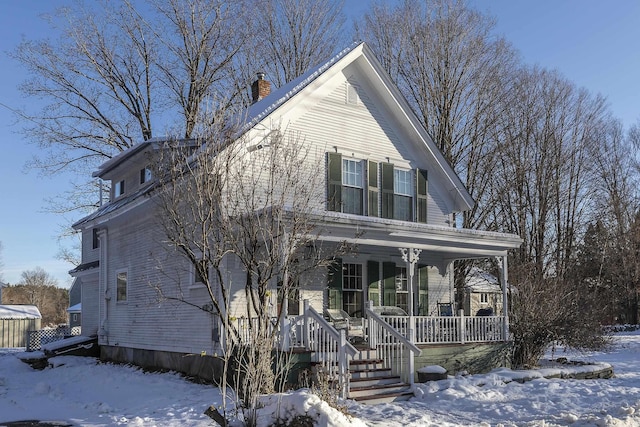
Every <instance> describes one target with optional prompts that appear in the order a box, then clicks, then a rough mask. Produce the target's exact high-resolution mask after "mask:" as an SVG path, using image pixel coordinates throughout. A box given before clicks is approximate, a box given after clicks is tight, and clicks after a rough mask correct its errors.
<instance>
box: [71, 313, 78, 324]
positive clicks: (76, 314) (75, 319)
mask: <svg viewBox="0 0 640 427" xmlns="http://www.w3.org/2000/svg"><path fill="white" fill-rule="evenodd" d="M71 318H72V320H73V321H74V322H77V321H78V313H73V316H72V317H71Z"/></svg>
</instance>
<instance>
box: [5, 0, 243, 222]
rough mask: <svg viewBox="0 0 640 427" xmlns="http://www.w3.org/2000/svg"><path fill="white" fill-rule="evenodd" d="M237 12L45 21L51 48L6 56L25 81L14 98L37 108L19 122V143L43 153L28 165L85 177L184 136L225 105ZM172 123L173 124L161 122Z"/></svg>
mask: <svg viewBox="0 0 640 427" xmlns="http://www.w3.org/2000/svg"><path fill="white" fill-rule="evenodd" d="M245 10H246V9H245V8H244V5H243V4H242V2H240V1H237V2H223V1H208V0H207V1H205V0H188V1H178V0H175V1H170V2H160V1H158V2H155V1H154V2H149V3H148V4H144V3H141V2H137V3H133V2H129V1H126V2H123V3H117V4H116V3H112V2H104V3H101V4H99V5H95V4H92V5H89V6H87V5H84V4H82V3H78V4H76V5H75V7H73V8H71V7H70V8H63V9H60V10H59V11H58V12H57V14H56V15H55V16H54V17H52V20H51V22H52V28H53V29H54V30H58V28H59V31H54V34H59V35H60V37H59V38H58V39H57V40H55V41H51V40H40V41H30V40H26V41H23V42H22V43H21V44H20V45H19V46H18V47H17V48H16V50H15V51H14V52H13V54H12V56H13V58H14V59H16V60H17V61H18V62H20V63H21V64H22V65H23V67H24V68H25V70H26V71H27V72H28V73H29V78H28V79H27V80H26V81H25V82H24V84H23V85H22V86H21V89H22V91H23V92H24V93H25V94H26V95H27V96H29V97H31V98H34V99H38V100H40V101H42V102H41V103H40V104H38V105H43V107H42V109H41V110H40V111H22V112H20V113H19V115H20V117H21V118H23V119H24V123H25V133H26V134H27V136H28V137H29V138H30V139H31V140H32V141H34V142H37V143H38V144H40V146H41V147H42V149H43V150H42V155H41V156H39V157H38V158H36V159H35V160H34V162H33V163H32V166H33V167H36V168H38V169H40V170H41V171H42V172H44V173H57V172H59V171H62V170H66V171H77V172H79V173H82V175H83V176H86V174H87V171H88V170H90V168H93V167H95V166H96V165H97V164H99V163H101V162H103V161H105V160H108V159H109V158H111V157H112V156H113V155H115V154H117V153H118V152H120V151H123V150H126V149H127V148H129V147H131V146H132V145H133V144H135V143H136V142H138V141H141V140H147V139H149V138H152V137H153V136H154V134H155V132H157V131H160V132H162V133H166V132H167V131H168V130H169V129H171V130H173V131H176V132H178V133H182V134H183V135H185V136H186V137H190V135H191V134H192V133H193V131H194V127H195V126H196V123H197V120H198V115H199V113H200V109H201V108H202V107H203V106H206V108H208V109H210V108H214V106H215V105H216V104H217V100H219V99H233V96H232V95H233V86H230V85H229V84H228V81H229V80H230V75H229V74H230V70H231V69H232V67H231V62H232V60H233V58H234V55H235V54H236V52H237V51H238V50H239V49H241V48H242V47H243V41H244V33H243V32H242V31H241V29H242V28H243V27H242V26H239V25H237V23H238V21H242V19H243V12H244V11H245ZM54 18H55V19H54ZM57 23H60V27H58V26H56V25H55V24H57ZM230 91H231V92H232V93H231V94H229V92H230ZM221 94H224V96H221ZM225 107H226V106H225ZM175 117H181V118H182V120H177V121H171V120H175V119H169V118H175ZM79 187H80V188H82V189H83V190H84V191H86V190H87V189H88V188H90V187H91V186H90V185H86V184H85V183H83V184H82V185H80V186H79ZM86 196H87V195H86V194H85V197H86ZM71 197H73V199H72V200H71V205H72V206H71V207H72V208H73V207H78V206H89V207H91V206H92V205H93V206H95V204H96V202H95V201H96V199H97V191H96V192H92V193H90V194H89V195H88V197H89V199H88V200H89V201H86V200H87V199H84V198H81V199H80V200H79V199H78V197H81V194H80V192H78V191H76V192H74V193H73V195H71ZM66 205H67V206H68V201H67V203H66ZM54 209H56V210H57V211H60V210H62V209H61V206H55V207H54Z"/></svg>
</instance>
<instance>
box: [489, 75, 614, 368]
mask: <svg viewBox="0 0 640 427" xmlns="http://www.w3.org/2000/svg"><path fill="white" fill-rule="evenodd" d="M514 92H515V94H516V98H515V102H511V103H510V105H509V108H508V109H506V110H505V114H504V115H503V117H502V119H503V120H504V125H503V126H502V132H501V133H500V134H499V135H500V167H497V168H496V169H495V170H494V175H493V177H494V185H493V186H492V188H491V190H492V195H493V199H494V200H495V204H494V209H495V211H494V212H495V215H496V216H495V218H494V220H495V221H496V222H497V223H501V224H502V225H503V226H504V227H506V228H507V231H509V232H513V233H517V234H519V235H520V236H521V237H522V238H523V240H524V243H523V244H522V246H521V248H520V249H519V250H518V251H516V252H515V253H514V256H513V258H512V262H511V265H512V267H511V269H510V270H511V273H510V278H511V281H512V286H513V287H514V288H515V289H516V292H514V293H513V294H512V312H511V319H512V325H511V332H512V334H513V336H514V341H515V353H514V363H515V364H517V365H522V364H528V365H532V364H535V363H537V357H539V356H541V355H542V353H543V352H544V351H545V349H546V348H547V346H548V345H550V344H552V343H554V342H562V343H564V344H567V345H572V346H576V347H581V346H583V347H589V346H594V345H598V344H602V340H601V333H602V331H601V329H600V321H601V319H602V313H601V310H600V309H601V306H602V304H598V300H597V298H595V294H594V293H593V292H590V291H589V289H588V287H587V286H583V283H580V282H579V281H577V280H576V277H575V262H576V248H577V245H578V242H579V238H580V237H581V234H582V233H583V230H584V229H585V228H586V225H587V223H588V221H589V218H590V215H591V214H592V213H593V207H594V206H593V203H592V202H593V197H592V196H591V195H592V194H593V191H594V189H596V188H597V183H596V181H595V180H594V172H595V171H596V169H597V168H596V164H595V162H594V156H593V153H594V150H598V149H599V144H600V134H599V132H598V130H599V129H600V128H601V126H602V125H603V123H605V119H606V117H607V114H608V113H607V110H606V108H605V105H604V100H603V99H602V98H601V97H599V96H593V95H590V94H589V93H588V92H586V91H585V90H582V89H578V88H576V87H575V85H573V84H571V83H570V82H568V81H567V80H566V79H564V78H563V77H561V76H560V75H559V74H558V73H554V72H548V71H546V70H541V69H537V68H532V69H525V68H523V69H521V70H520V71H519V74H518V78H517V79H516V80H515V81H514ZM532 307H535V309H533V308H532Z"/></svg>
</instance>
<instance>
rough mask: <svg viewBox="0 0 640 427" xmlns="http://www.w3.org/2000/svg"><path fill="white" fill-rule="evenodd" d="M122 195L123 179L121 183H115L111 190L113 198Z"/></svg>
mask: <svg viewBox="0 0 640 427" xmlns="http://www.w3.org/2000/svg"><path fill="white" fill-rule="evenodd" d="M123 194H124V179H123V180H122V181H118V182H116V186H115V188H114V189H113V196H114V197H120V196H122V195H123Z"/></svg>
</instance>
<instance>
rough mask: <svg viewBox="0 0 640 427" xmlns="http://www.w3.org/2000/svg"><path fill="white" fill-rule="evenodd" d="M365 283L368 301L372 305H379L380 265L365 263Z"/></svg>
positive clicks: (376, 262)
mask: <svg viewBox="0 0 640 427" xmlns="http://www.w3.org/2000/svg"><path fill="white" fill-rule="evenodd" d="M367 281H368V282H369V299H370V300H371V301H373V305H380V285H379V281H380V263H379V262H378V261H367Z"/></svg>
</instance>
